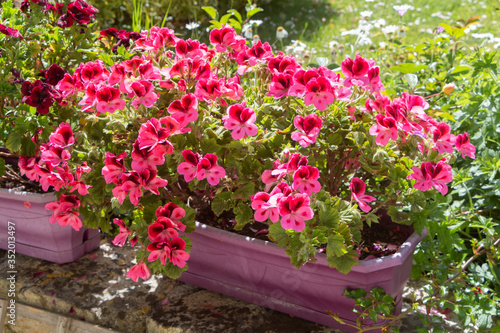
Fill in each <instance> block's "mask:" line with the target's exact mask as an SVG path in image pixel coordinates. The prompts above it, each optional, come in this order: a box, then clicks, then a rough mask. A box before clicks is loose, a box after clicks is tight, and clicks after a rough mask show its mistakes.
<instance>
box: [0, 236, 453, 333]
mask: <svg viewBox="0 0 500 333" xmlns="http://www.w3.org/2000/svg"><path fill="white" fill-rule="evenodd" d="M133 258H135V251H134V249H132V248H131V247H127V246H126V247H123V248H118V247H114V246H113V245H111V243H110V241H109V239H108V240H106V239H103V240H102V242H101V247H100V249H99V250H97V251H95V252H93V253H90V254H87V255H85V256H84V257H82V258H80V259H79V260H78V261H76V262H73V263H70V264H64V265H58V264H54V263H49V262H47V261H44V260H40V259H35V258H30V257H26V256H23V255H17V256H16V270H17V272H18V273H17V282H16V289H17V290H16V294H17V301H18V302H20V303H23V304H26V305H30V306H33V307H37V308H40V309H44V310H48V311H51V312H54V313H58V314H61V315H64V316H69V317H71V318H75V319H79V320H85V321H87V322H89V323H93V324H96V325H100V326H103V327H107V328H111V329H113V330H116V331H119V332H131V333H140V332H147V333H180V332H193V333H198V332H200V333H201V332H203V333H205V332H227V333H232V332H235V333H236V332H237V333H241V332H252V333H253V332H255V333H259V332H262V333H264V332H267V333H273V332H274V333H279V332H287V333H289V332H316V333H320V332H324V333H327V332H329V333H335V332H340V331H338V330H335V329H332V328H329V327H325V326H321V325H318V324H315V323H312V322H309V321H307V320H303V319H300V318H296V317H292V316H289V315H287V314H284V313H280V312H277V311H273V310H270V309H266V308H264V307H260V306H257V305H253V304H249V303H246V302H243V301H240V300H237V299H234V298H231V297H227V296H224V295H220V294H217V293H214V292H211V291H207V290H204V289H200V288H198V287H195V286H191V285H187V284H185V283H183V282H179V281H175V280H172V279H169V278H167V277H152V278H151V279H149V280H148V281H146V282H142V280H141V282H139V283H135V282H133V281H132V280H130V279H128V278H126V277H125V274H126V272H127V270H128V269H129V267H130V266H131V265H132V264H131V262H132V260H133ZM6 259H7V252H6V251H3V250H0V298H3V299H8V297H7V290H8V284H7V280H6V278H7V276H6V272H7V270H8V269H7V260H6ZM451 324H453V323H451ZM451 324H450V325H451ZM417 325H420V321H419V319H418V315H415V314H412V315H409V316H407V317H405V319H404V320H403V326H402V328H404V329H402V332H411V331H413V329H414V328H415V327H416V326H417ZM444 325H447V326H446V327H444V328H445V329H446V331H447V332H452V331H453V330H452V329H453V328H452V327H451V326H450V325H448V324H446V323H445V324H444ZM38 328H39V329H42V327H41V326H39V327H38ZM4 330H5V331H6V332H21V331H16V330H13V329H12V327H10V325H6V326H5V329H4ZM37 332H40V333H42V332H44V331H43V330H37ZM457 332H458V331H457Z"/></svg>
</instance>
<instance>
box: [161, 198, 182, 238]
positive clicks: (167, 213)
mask: <svg viewBox="0 0 500 333" xmlns="http://www.w3.org/2000/svg"><path fill="white" fill-rule="evenodd" d="M184 216H186V211H185V210H184V208H182V207H179V206H178V205H176V204H174V203H173V202H169V203H167V204H166V205H165V206H163V207H162V206H160V207H158V208H157V209H156V217H157V218H160V217H167V218H169V219H172V221H173V222H174V223H179V221H178V220H180V219H182V218H184ZM178 229H179V230H180V231H184V230H185V229H186V226H184V228H183V229H182V227H181V228H178Z"/></svg>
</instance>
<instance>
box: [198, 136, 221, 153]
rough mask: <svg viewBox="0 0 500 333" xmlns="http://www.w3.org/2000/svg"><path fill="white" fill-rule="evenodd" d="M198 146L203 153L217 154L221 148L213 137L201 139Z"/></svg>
mask: <svg viewBox="0 0 500 333" xmlns="http://www.w3.org/2000/svg"><path fill="white" fill-rule="evenodd" d="M200 148H201V150H202V151H203V153H205V154H217V153H219V151H220V150H221V146H219V145H218V144H217V141H216V140H215V139H203V140H201V142H200Z"/></svg>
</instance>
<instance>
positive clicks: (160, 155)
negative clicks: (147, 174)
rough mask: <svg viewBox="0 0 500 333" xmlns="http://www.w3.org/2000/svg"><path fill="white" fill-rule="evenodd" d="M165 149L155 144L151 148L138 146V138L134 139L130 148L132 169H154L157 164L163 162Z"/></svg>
mask: <svg viewBox="0 0 500 333" xmlns="http://www.w3.org/2000/svg"><path fill="white" fill-rule="evenodd" d="M166 153H167V151H166V149H165V147H164V146H162V145H157V146H155V147H154V148H153V149H150V148H143V149H141V148H139V140H136V141H135V143H134V146H133V149H132V169H133V170H135V171H137V172H141V171H143V170H145V169H150V170H156V166H157V165H162V164H164V163H165V154H166Z"/></svg>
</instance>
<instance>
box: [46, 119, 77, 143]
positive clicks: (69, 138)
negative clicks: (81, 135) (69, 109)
mask: <svg viewBox="0 0 500 333" xmlns="http://www.w3.org/2000/svg"><path fill="white" fill-rule="evenodd" d="M49 141H50V143H51V144H53V145H54V146H56V147H60V148H66V147H69V146H71V145H72V144H73V143H75V138H74V137H73V131H72V130H71V126H70V125H69V124H68V123H61V124H59V127H58V128H57V129H56V130H55V132H54V133H52V134H51V135H50V136H49Z"/></svg>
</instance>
